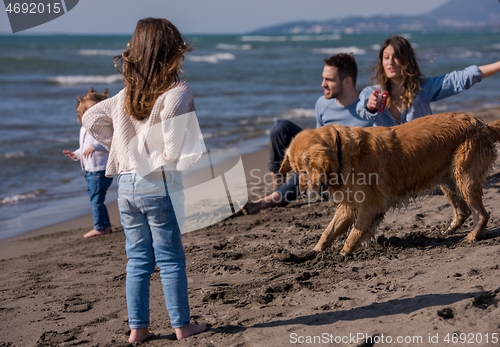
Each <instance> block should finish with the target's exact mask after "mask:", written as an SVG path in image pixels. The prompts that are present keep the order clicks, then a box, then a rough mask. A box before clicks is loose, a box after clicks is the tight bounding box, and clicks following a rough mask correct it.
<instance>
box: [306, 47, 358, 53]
mask: <svg viewBox="0 0 500 347" xmlns="http://www.w3.org/2000/svg"><path fill="white" fill-rule="evenodd" d="M313 52H314V53H322V54H329V55H334V54H339V53H352V54H357V55H364V54H366V50H364V49H362V48H358V47H356V46H350V47H337V48H316V49H314V50H313Z"/></svg>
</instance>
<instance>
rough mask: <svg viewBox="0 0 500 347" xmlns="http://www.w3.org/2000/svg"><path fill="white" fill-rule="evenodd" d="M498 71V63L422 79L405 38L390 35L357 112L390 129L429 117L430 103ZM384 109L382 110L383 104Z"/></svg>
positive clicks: (381, 48)
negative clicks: (371, 82) (371, 81)
mask: <svg viewBox="0 0 500 347" xmlns="http://www.w3.org/2000/svg"><path fill="white" fill-rule="evenodd" d="M499 71H500V62H496V63H493V64H489V65H483V66H479V67H478V66H475V65H473V66H469V67H467V68H465V69H464V70H459V71H453V72H451V73H448V74H446V75H443V76H439V77H425V76H424V74H423V73H422V72H421V71H420V68H419V66H418V62H417V59H416V57H415V52H414V51H413V48H412V46H411V44H410V42H408V40H406V39H405V38H403V37H401V36H392V37H389V38H388V39H386V40H385V41H384V43H383V44H382V46H381V47H380V50H379V53H378V58H377V63H376V67H375V73H374V75H373V77H372V80H373V81H374V82H375V85H374V86H368V87H366V88H364V89H363V90H362V91H361V94H360V96H359V99H360V101H359V102H358V105H357V107H356V112H357V113H358V114H359V115H360V116H361V117H362V118H364V119H367V120H371V121H372V122H374V124H375V125H378V126H393V125H398V124H402V123H406V122H409V121H411V120H413V119H417V118H420V117H423V116H427V115H430V114H432V111H431V107H430V103H431V102H433V101H437V100H441V99H444V98H447V97H449V96H452V95H455V94H458V93H460V92H461V91H462V90H464V89H469V88H470V87H472V86H473V85H474V84H476V83H477V82H480V81H481V80H482V79H483V78H486V77H488V76H491V75H493V74H495V73H497V72H499ZM385 103H386V105H387V107H385V109H383V110H381V108H383V107H382V105H383V104H385Z"/></svg>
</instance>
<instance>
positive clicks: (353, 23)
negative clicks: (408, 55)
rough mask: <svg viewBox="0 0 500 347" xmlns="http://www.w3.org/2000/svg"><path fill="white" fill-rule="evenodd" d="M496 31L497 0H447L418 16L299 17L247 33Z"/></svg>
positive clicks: (499, 16)
mask: <svg viewBox="0 0 500 347" xmlns="http://www.w3.org/2000/svg"><path fill="white" fill-rule="evenodd" d="M484 30H488V31H494V32H500V2H499V1H497V0H450V1H448V2H447V3H445V4H444V5H442V6H441V7H438V8H437V9H435V10H434V11H431V12H429V13H426V14H423V15H418V16H407V15H375V16H371V17H361V16H352V17H345V18H334V19H330V20H326V21H299V22H290V23H285V24H281V25H276V26H271V27H267V28H262V29H258V30H255V31H253V32H252V33H251V34H328V33H349V34H350V33H367V32H373V33H376V32H384V33H386V32H391V31H392V32H402V31H404V32H411V31H419V32H432V31H441V32H442V31H484Z"/></svg>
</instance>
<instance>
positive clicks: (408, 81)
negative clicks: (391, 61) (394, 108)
mask: <svg viewBox="0 0 500 347" xmlns="http://www.w3.org/2000/svg"><path fill="white" fill-rule="evenodd" d="M387 46H392V48H393V49H394V53H395V55H396V58H397V59H398V61H399V64H400V66H401V74H402V75H403V87H404V90H403V93H402V94H401V99H400V101H401V105H402V106H403V108H404V109H405V110H407V109H408V108H410V106H411V105H413V100H414V99H415V96H416V95H417V94H418V92H419V91H420V83H421V82H422V80H425V76H424V74H422V73H421V72H420V68H419V66H418V62H417V58H416V57H415V52H414V51H413V47H412V46H411V44H410V42H408V40H407V39H405V38H403V37H401V36H391V37H389V38H387V39H386V40H385V41H384V43H383V44H382V47H380V50H379V53H378V59H377V63H376V67H375V73H374V75H373V77H372V78H371V80H373V81H375V84H378V85H380V86H381V88H382V89H383V90H384V91H387V92H388V93H389V100H388V104H389V105H390V104H391V103H392V102H394V100H391V97H390V95H391V89H392V87H391V81H390V79H389V78H388V77H387V75H386V74H385V70H384V65H383V58H384V50H385V49H386V48H387Z"/></svg>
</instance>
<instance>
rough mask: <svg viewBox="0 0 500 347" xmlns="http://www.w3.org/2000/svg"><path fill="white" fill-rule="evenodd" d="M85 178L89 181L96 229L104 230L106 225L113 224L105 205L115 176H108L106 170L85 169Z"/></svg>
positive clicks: (88, 185) (88, 190)
mask: <svg viewBox="0 0 500 347" xmlns="http://www.w3.org/2000/svg"><path fill="white" fill-rule="evenodd" d="M85 180H86V181H87V192H88V193H89V197H90V205H91V206H92V216H93V217H94V229H95V230H98V231H104V230H105V229H106V227H109V226H111V223H110V221H109V215H108V209H107V208H106V205H104V199H105V198H106V192H107V191H108V188H109V186H110V185H111V182H112V181H113V177H106V176H105V175H104V170H103V171H94V172H89V171H85Z"/></svg>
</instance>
